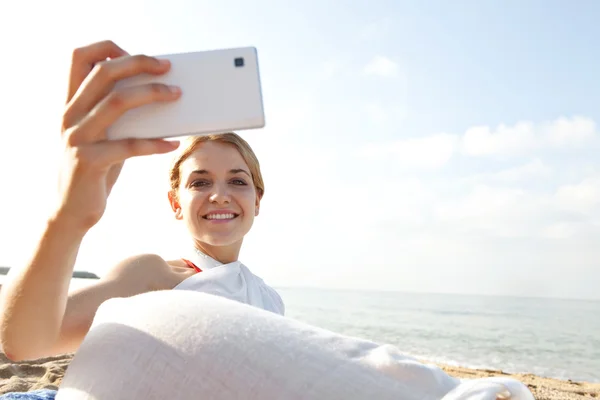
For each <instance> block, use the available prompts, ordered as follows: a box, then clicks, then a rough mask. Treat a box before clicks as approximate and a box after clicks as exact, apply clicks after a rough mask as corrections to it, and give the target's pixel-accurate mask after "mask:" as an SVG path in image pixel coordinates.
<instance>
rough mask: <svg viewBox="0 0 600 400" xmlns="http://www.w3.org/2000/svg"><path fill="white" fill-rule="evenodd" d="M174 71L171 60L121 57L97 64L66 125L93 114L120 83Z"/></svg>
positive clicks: (73, 101) (76, 97)
mask: <svg viewBox="0 0 600 400" xmlns="http://www.w3.org/2000/svg"><path fill="white" fill-rule="evenodd" d="M169 68H170V63H169V61H168V60H159V59H157V58H154V57H149V56H145V55H137V56H129V57H120V58H117V59H115V60H110V61H103V62H99V63H97V64H96V66H95V67H94V70H93V71H92V72H91V73H90V74H89V75H88V76H87V78H86V79H85V80H84V82H83V83H82V84H81V85H80V87H79V90H78V91H77V93H75V95H74V96H73V97H72V99H71V101H70V102H69V104H67V109H66V111H65V121H64V123H65V125H66V126H70V125H71V124H73V123H76V121H77V120H78V119H79V118H81V117H82V116H83V115H84V114H85V113H87V112H89V111H90V110H91V109H92V108H94V106H95V105H96V103H98V102H99V101H100V100H101V99H102V98H104V97H105V96H106V95H107V94H108V93H109V92H110V91H111V90H112V89H113V88H114V85H115V83H116V82H117V81H119V80H121V79H124V78H128V77H132V76H135V75H139V74H141V73H146V74H152V75H160V74H163V73H165V72H167V71H168V70H169Z"/></svg>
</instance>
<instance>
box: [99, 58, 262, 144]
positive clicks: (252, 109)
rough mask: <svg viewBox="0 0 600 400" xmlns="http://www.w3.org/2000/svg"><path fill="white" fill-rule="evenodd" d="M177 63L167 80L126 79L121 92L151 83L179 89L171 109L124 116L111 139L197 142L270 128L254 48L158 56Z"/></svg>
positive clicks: (156, 107) (149, 108)
mask: <svg viewBox="0 0 600 400" xmlns="http://www.w3.org/2000/svg"><path fill="white" fill-rule="evenodd" d="M157 58H166V59H169V60H170V61H171V68H170V70H169V72H167V73H166V74H164V75H160V76H155V75H149V74H144V75H139V76H135V77H132V78H126V79H123V80H121V81H119V82H118V83H117V87H118V86H131V85H140V84H146V83H151V82H158V83H164V84H168V85H177V86H179V87H180V88H181V91H182V94H181V97H180V98H179V99H178V100H175V101H174V102H169V103H152V104H148V105H143V106H141V107H138V108H135V109H133V110H129V111H127V112H126V113H125V114H124V115H122V116H121V117H120V118H119V119H118V120H117V121H116V122H115V123H114V124H113V125H112V126H111V127H110V128H109V129H108V131H107V136H108V139H110V140H118V139H127V138H140V139H153V138H169V137H176V136H194V135H202V134H210V133H221V132H228V131H234V130H244V129H257V128H263V127H264V126H265V115H264V109H263V99H262V89H261V83H260V73H259V69H258V55H257V51H256V48H254V47H242V48H233V49H222V50H208V51H200V52H191V53H179V54H169V55H162V56H157Z"/></svg>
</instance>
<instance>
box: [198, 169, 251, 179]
mask: <svg viewBox="0 0 600 400" xmlns="http://www.w3.org/2000/svg"><path fill="white" fill-rule="evenodd" d="M240 172H243V173H244V174H246V175H248V176H249V177H252V176H251V175H250V173H249V172H248V171H246V170H245V169H242V168H234V169H230V170H229V173H231V174H238V173H240ZM192 174H199V175H203V174H208V171H207V170H205V169H197V170H195V171H192Z"/></svg>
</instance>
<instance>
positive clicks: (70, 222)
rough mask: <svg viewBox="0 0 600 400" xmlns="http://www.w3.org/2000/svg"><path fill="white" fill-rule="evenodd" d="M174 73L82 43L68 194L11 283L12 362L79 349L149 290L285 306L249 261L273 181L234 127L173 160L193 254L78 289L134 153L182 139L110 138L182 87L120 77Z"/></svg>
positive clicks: (127, 269)
mask: <svg viewBox="0 0 600 400" xmlns="http://www.w3.org/2000/svg"><path fill="white" fill-rule="evenodd" d="M168 70H169V63H168V62H167V61H164V60H159V59H156V58H153V57H148V56H129V55H128V54H127V53H126V52H125V51H124V50H122V49H121V48H119V47H118V46H117V45H115V44H114V43H112V42H101V43H95V44H92V45H90V46H87V47H83V48H80V49H77V50H75V51H74V53H73V59H72V65H71V71H70V80H69V87H68V98H67V106H66V110H65V112H64V115H63V125H62V136H63V141H64V145H65V153H64V158H63V161H64V163H63V168H62V170H61V176H60V201H59V203H58V205H57V207H56V209H55V211H54V213H52V215H51V216H50V218H48V221H47V224H46V226H45V230H44V232H43V234H42V237H41V238H40V240H39V243H38V245H37V248H36V249H35V251H34V253H33V257H32V258H31V260H30V261H29V263H28V264H27V265H25V267H24V268H20V269H13V270H12V271H11V276H10V281H9V282H8V283H7V284H5V286H4V287H3V288H2V292H1V310H2V312H1V313H0V335H1V344H2V348H3V351H4V353H5V354H6V355H7V357H9V358H10V359H12V360H25V359H36V358H41V357H46V356H51V355H58V354H63V353H70V352H74V351H76V350H77V349H78V347H79V345H80V344H81V342H82V340H83V339H84V337H85V335H86V334H87V332H88V330H89V328H90V326H91V323H92V321H93V318H94V315H95V313H96V310H97V309H98V307H99V306H100V304H102V303H103V302H105V301H106V300H108V299H110V298H114V297H130V296H134V295H136V294H140V293H145V292H149V291H157V290H165V289H182V290H197V291H203V292H207V293H211V294H216V295H220V296H224V297H227V298H229V299H233V300H237V301H241V302H244V303H248V304H251V305H253V306H256V307H260V308H262V309H265V310H268V311H272V312H275V313H278V314H283V313H284V306H283V302H282V300H281V298H280V297H279V295H278V294H277V292H276V291H275V290H274V289H273V288H271V287H269V286H268V285H266V284H265V283H264V282H263V281H262V280H261V279H260V278H259V277H257V276H255V275H254V274H252V272H250V270H249V269H248V268H247V267H245V266H244V265H242V264H241V263H240V262H239V261H238V255H239V252H240V248H241V246H242V241H243V238H244V235H246V233H248V231H249V230H250V228H251V227H252V224H253V221H254V217H255V216H256V215H258V212H259V207H260V200H261V198H262V196H263V193H264V184H263V180H262V176H261V172H260V166H259V163H258V160H257V159H256V156H255V155H254V153H253V151H252V149H251V148H250V147H249V146H248V144H247V143H246V142H245V141H244V140H243V139H242V138H240V137H239V136H237V135H235V134H233V133H227V134H221V135H211V136H201V137H194V138H191V140H189V141H187V142H186V146H183V148H182V151H181V152H180V153H179V155H178V157H177V158H176V159H175V162H174V164H173V167H172V169H171V174H170V177H171V190H170V192H169V195H168V198H169V202H170V204H171V207H172V210H173V212H174V215H175V218H176V219H177V220H180V221H182V222H183V223H184V224H185V225H186V227H187V229H188V231H189V232H190V235H191V238H192V244H191V245H190V252H189V254H185V255H184V256H183V257H182V259H180V260H173V261H168V262H166V261H165V260H163V259H162V258H161V257H159V256H157V255H151V254H147V255H138V256H134V257H131V258H129V259H126V260H124V261H122V262H121V263H119V264H118V265H116V266H115V267H114V268H112V269H111V270H110V271H109V272H108V273H107V274H106V276H104V277H103V278H102V279H101V280H100V281H99V282H98V283H97V284H95V285H93V286H91V287H87V288H84V289H81V290H78V291H75V292H73V293H72V294H70V295H69V294H68V287H69V282H70V279H71V275H72V272H73V267H74V262H75V259H76V256H77V252H78V249H79V246H80V244H81V242H82V240H83V238H84V237H85V235H86V233H87V232H88V231H89V229H90V228H92V227H93V226H94V225H95V224H96V223H97V222H98V221H99V220H100V218H101V217H102V215H103V213H104V210H105V207H106V202H107V199H108V196H109V194H110V192H111V189H112V187H113V185H114V184H115V182H116V180H117V178H118V176H119V173H120V171H121V168H122V166H123V162H124V161H125V160H126V159H128V158H130V157H136V156H144V155H151V154H160V153H167V152H171V151H173V150H175V149H176V148H177V147H178V143H177V142H172V141H165V140H141V139H136V140H123V141H112V142H111V141H107V140H106V135H105V132H106V129H107V128H108V127H109V126H110V125H111V124H112V123H113V122H114V121H115V120H116V119H117V118H119V116H121V115H122V114H123V113H125V112H126V111H127V110H130V109H132V108H135V107H139V106H141V105H144V104H150V103H156V102H173V101H177V99H178V98H179V97H180V95H181V90H180V88H176V87H168V86H165V85H162V84H151V85H142V86H138V87H133V88H127V89H114V86H115V83H116V82H117V81H118V80H120V79H123V78H126V77H130V76H133V75H137V74H142V73H149V74H155V75H160V74H164V73H166V72H167V71H168ZM217 267H218V268H217Z"/></svg>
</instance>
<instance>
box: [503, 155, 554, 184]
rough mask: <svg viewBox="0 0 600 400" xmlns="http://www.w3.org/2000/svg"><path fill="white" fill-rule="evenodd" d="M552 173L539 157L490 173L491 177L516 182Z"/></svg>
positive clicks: (544, 176) (545, 176) (547, 175)
mask: <svg viewBox="0 0 600 400" xmlns="http://www.w3.org/2000/svg"><path fill="white" fill-rule="evenodd" d="M551 173H552V168H550V167H549V166H548V165H546V164H544V162H542V160H540V159H539V158H535V159H534V160H532V161H531V162H529V163H527V164H524V165H520V166H517V167H512V168H508V169H505V170H503V171H500V172H497V173H495V174H493V175H492V179H496V180H498V181H502V182H518V181H525V180H529V179H533V178H547V177H549V176H550V174H551Z"/></svg>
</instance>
